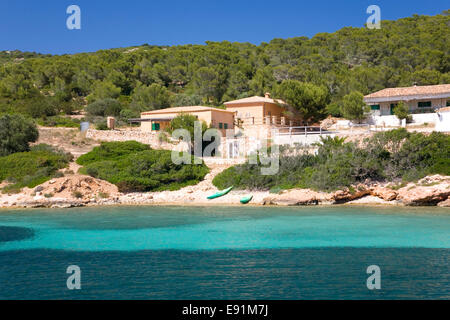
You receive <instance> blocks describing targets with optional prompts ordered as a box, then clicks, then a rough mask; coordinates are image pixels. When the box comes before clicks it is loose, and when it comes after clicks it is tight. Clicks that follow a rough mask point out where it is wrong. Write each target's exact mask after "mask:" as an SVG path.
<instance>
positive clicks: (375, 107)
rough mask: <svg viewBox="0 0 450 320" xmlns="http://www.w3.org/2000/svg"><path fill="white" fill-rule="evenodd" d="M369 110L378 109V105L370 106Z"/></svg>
mask: <svg viewBox="0 0 450 320" xmlns="http://www.w3.org/2000/svg"><path fill="white" fill-rule="evenodd" d="M370 110H380V105H379V104H374V105H373V106H370Z"/></svg>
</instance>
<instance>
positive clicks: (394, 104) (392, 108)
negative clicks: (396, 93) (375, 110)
mask: <svg viewBox="0 0 450 320" xmlns="http://www.w3.org/2000/svg"><path fill="white" fill-rule="evenodd" d="M397 104H398V103H391V115H393V114H394V108H395V107H396V106H397Z"/></svg>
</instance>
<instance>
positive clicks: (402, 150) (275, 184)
mask: <svg viewBox="0 0 450 320" xmlns="http://www.w3.org/2000/svg"><path fill="white" fill-rule="evenodd" d="M280 151H281V152H282V155H281V156H280V170H279V173H278V174H277V175H273V176H264V175H261V165H252V164H249V163H245V164H242V165H238V166H234V167H231V168H229V169H227V170H225V171H224V172H222V173H221V174H219V175H217V176H216V177H215V178H214V180H213V183H214V185H215V186H217V187H218V188H225V187H228V186H230V185H234V186H235V188H237V189H255V190H273V192H278V191H279V190H282V189H290V188H297V187H298V188H311V189H315V190H323V191H333V190H337V189H339V188H343V187H350V186H351V185H352V184H357V183H362V182H366V181H400V182H401V181H415V180H418V179H420V178H423V177H424V176H426V175H429V174H443V175H450V136H448V135H445V134H442V133H437V132H434V133H432V134H431V135H425V134H421V133H408V132H407V131H406V130H405V129H398V130H392V131H388V132H380V133H376V134H375V135H374V136H373V137H371V138H367V139H365V140H364V142H363V143H362V144H361V145H357V144H355V143H351V142H345V141H344V140H343V139H339V138H329V137H328V138H327V139H323V140H322V143H321V144H320V145H319V148H318V152H317V154H316V155H310V154H306V153H304V154H301V155H296V156H291V155H289V156H288V155H283V154H290V152H289V151H290V150H285V149H283V148H280ZM258 160H259V159H258ZM259 163H260V162H259Z"/></svg>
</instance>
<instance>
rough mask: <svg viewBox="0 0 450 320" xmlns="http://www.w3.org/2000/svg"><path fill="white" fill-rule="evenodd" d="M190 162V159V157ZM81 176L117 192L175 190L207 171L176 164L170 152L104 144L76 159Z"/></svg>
mask: <svg viewBox="0 0 450 320" xmlns="http://www.w3.org/2000/svg"><path fill="white" fill-rule="evenodd" d="M191 159H192V163H193V160H194V157H191ZM77 163H79V164H81V165H84V167H83V168H82V169H81V173H85V174H88V175H90V176H92V177H95V178H100V179H103V180H107V181H109V182H111V183H113V184H115V185H117V186H118V188H119V190H120V191H121V192H146V191H162V190H178V189H180V188H182V187H185V186H188V185H195V184H197V183H199V182H200V181H201V180H203V178H204V177H205V175H206V174H207V173H208V172H209V169H208V167H206V166H205V165H204V164H201V165H194V164H192V165H187V164H180V165H176V164H174V163H173V161H172V158H171V151H167V150H152V149H150V148H149V147H148V146H147V145H144V144H141V143H138V142H135V141H127V142H105V143H103V144H102V145H101V146H99V147H96V148H94V150H92V151H91V152H89V153H87V154H85V155H83V156H81V157H80V158H78V160H77Z"/></svg>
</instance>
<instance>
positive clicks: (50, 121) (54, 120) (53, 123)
mask: <svg viewBox="0 0 450 320" xmlns="http://www.w3.org/2000/svg"><path fill="white" fill-rule="evenodd" d="M37 123H38V124H39V125H41V126H44V127H65V128H78V127H79V126H80V120H78V119H72V118H69V117H61V116H54V117H46V118H42V119H39V120H37Z"/></svg>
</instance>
